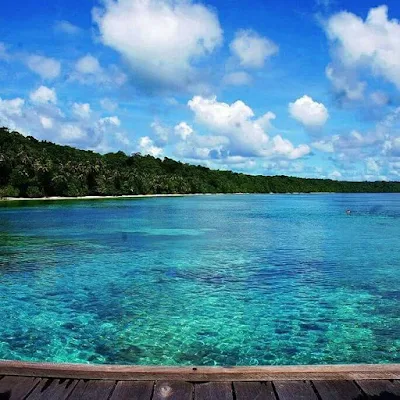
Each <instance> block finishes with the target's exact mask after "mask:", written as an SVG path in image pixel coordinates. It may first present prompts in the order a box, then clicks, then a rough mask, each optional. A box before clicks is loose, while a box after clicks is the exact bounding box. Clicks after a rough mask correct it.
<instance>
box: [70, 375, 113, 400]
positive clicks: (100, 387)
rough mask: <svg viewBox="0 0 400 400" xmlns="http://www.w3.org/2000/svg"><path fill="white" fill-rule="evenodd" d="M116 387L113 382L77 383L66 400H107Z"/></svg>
mask: <svg viewBox="0 0 400 400" xmlns="http://www.w3.org/2000/svg"><path fill="white" fill-rule="evenodd" d="M115 385H116V382H115V381H101V380H93V381H79V382H78V384H77V385H76V386H75V388H74V390H73V391H72V393H71V395H70V397H68V400H70V399H71V400H72V399H74V400H76V399H82V400H107V399H108V398H109V397H110V395H111V393H112V391H113V390H114V388H115Z"/></svg>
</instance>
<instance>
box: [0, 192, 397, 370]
mask: <svg viewBox="0 0 400 400" xmlns="http://www.w3.org/2000/svg"><path fill="white" fill-rule="evenodd" d="M347 209H351V211H352V213H351V215H350V216H349V215H346V212H345V211H346V210H347ZM399 238H400V197H399V196H398V195H395V194H374V195H370V194H360V195H340V194H336V195H296V196H291V195H272V196H270V195H248V196H232V195H229V196H206V197H185V198H161V199H160V198H159V199H141V200H131V199H129V200H107V201H98V200H95V201H67V202H35V203H28V202H27V203H22V202H18V203H13V204H11V203H7V204H2V206H1V207H0V307H1V312H2V324H0V358H5V359H21V360H41V361H56V362H67V361H68V362H92V363H121V364H165V365H179V364H180V365H189V364H197V365H257V364H316V363H360V362H366V363H384V362H400V302H399V300H400V289H399V288H400V268H399V265H400V251H399V248H398V247H399V246H398V241H399Z"/></svg>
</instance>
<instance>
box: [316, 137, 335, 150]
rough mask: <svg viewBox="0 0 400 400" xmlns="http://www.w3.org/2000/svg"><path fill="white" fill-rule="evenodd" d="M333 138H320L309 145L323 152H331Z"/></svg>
mask: <svg viewBox="0 0 400 400" xmlns="http://www.w3.org/2000/svg"><path fill="white" fill-rule="evenodd" d="M333 142H334V139H332V140H320V141H318V142H313V143H311V147H313V148H315V149H317V150H319V151H322V152H324V153H333V152H334V151H335V148H334V146H333Z"/></svg>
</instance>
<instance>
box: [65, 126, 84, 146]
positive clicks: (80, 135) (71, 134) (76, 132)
mask: <svg viewBox="0 0 400 400" xmlns="http://www.w3.org/2000/svg"><path fill="white" fill-rule="evenodd" d="M86 137H87V134H86V132H85V130H84V129H82V128H81V127H80V126H78V125H75V124H70V123H67V124H63V125H61V129H60V139H62V140H64V141H66V142H69V143H75V142H77V141H80V140H82V139H85V138H86Z"/></svg>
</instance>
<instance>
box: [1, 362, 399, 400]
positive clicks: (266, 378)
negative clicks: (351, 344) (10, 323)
mask: <svg viewBox="0 0 400 400" xmlns="http://www.w3.org/2000/svg"><path fill="white" fill-rule="evenodd" d="M5 399H7V400H20V399H21V400H22V399H27V400H35V399H49V400H58V399H60V400H61V399H62V400H65V399H68V400H74V399H84V400H90V399H93V400H117V399H121V400H124V399H130V400H134V399H135V400H136V399H137V400H142V399H143V400H165V399H168V400H212V399H216V400H250V399H252V400H255V399H257V400H262V399H265V400H289V399H290V400H293V399H302V400H308V399H310V400H311V399H313V400H328V399H330V400H348V399H353V400H355V399H357V400H362V399H387V400H392V399H400V364H387V365H331V366H329V365H325V366H290V367H232V368H228V367H226V368H223V367H221V368H212V367H197V368H196V367H193V368H190V367H183V368H180V367H179V368H175V367H140V366H105V365H97V366H95V365H75V364H48V363H25V362H15V361H0V400H5Z"/></svg>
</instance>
